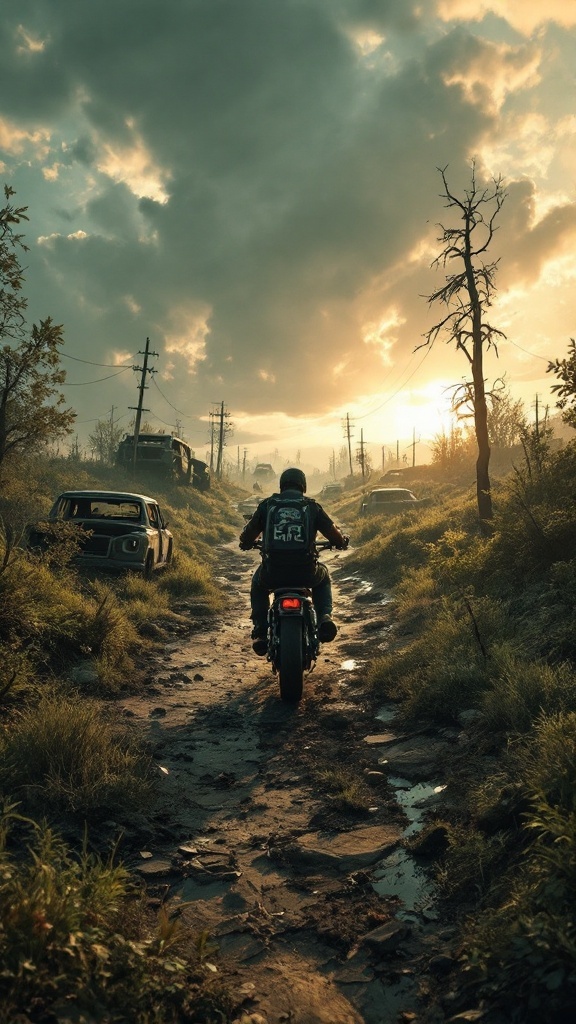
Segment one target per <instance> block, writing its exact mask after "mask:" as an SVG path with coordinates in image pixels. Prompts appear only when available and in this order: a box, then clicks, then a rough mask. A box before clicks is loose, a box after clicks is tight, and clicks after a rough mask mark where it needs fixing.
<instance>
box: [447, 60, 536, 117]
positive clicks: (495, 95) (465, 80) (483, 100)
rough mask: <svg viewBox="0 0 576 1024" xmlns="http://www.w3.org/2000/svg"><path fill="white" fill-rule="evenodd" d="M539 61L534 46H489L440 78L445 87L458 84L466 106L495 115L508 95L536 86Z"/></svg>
mask: <svg viewBox="0 0 576 1024" xmlns="http://www.w3.org/2000/svg"><path fill="white" fill-rule="evenodd" d="M540 60H541V54H540V50H539V49H538V48H537V47H536V46H533V45H524V46H508V45H507V44H505V43H490V44H487V45H486V46H485V47H483V48H482V50H481V52H479V53H478V55H477V57H476V58H475V59H474V60H471V61H469V63H468V65H467V66H466V67H463V68H461V69H454V70H453V71H450V72H446V73H445V74H444V75H443V76H442V78H443V81H444V84H445V85H448V86H450V85H460V86H461V87H462V91H463V93H464V95H465V97H466V99H467V100H468V102H469V103H474V104H476V105H478V106H481V107H482V108H483V109H484V110H486V109H488V108H490V112H491V113H492V114H497V113H499V111H500V109H501V107H502V105H503V104H504V102H505V100H506V99H507V97H508V96H509V94H510V93H514V92H518V91H519V90H521V89H526V88H529V87H533V86H535V85H537V83H538V81H539V66H540Z"/></svg>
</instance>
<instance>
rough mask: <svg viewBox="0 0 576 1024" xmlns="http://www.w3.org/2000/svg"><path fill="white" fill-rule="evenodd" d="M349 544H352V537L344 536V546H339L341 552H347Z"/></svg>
mask: <svg viewBox="0 0 576 1024" xmlns="http://www.w3.org/2000/svg"><path fill="white" fill-rule="evenodd" d="M349 543H350V537H346V536H343V537H342V544H339V545H338V548H339V550H340V551H346V548H347V547H348V545H349Z"/></svg>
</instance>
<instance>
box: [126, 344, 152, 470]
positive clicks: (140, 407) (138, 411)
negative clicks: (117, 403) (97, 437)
mask: <svg viewBox="0 0 576 1024" xmlns="http://www.w3.org/2000/svg"><path fill="white" fill-rule="evenodd" d="M138 355H139V356H144V360H143V363H142V366H133V367H132V369H133V370H135V371H137V372H139V373H141V375H142V376H141V377H140V383H139V385H138V391H139V392H140V394H139V396H138V405H129V406H128V408H129V409H135V411H136V420H135V422H134V456H133V466H134V471H135V470H136V455H137V452H138V437H139V435H140V424H141V422H142V413H143V412H150V410H149V409H144V407H143V406H144V392H145V391H147V389H148V385H147V383H146V377H147V375H148V374H149V373H156V370H154V369H153V368H152V367H149V366H148V358H149V356H155V357H156V358H158V353H157V352H151V351H150V338H146V346H145V348H144V351H143V352H142V351H139V352H138Z"/></svg>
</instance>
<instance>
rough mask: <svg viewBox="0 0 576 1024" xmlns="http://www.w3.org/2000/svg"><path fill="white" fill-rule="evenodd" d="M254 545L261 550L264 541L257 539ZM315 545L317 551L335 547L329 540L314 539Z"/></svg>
mask: <svg viewBox="0 0 576 1024" xmlns="http://www.w3.org/2000/svg"><path fill="white" fill-rule="evenodd" d="M252 547H253V548H257V549H258V550H259V551H261V550H262V541H261V540H255V541H254V543H253V545H252ZM314 547H315V548H316V550H317V551H329V550H330V549H331V548H333V547H334V545H333V544H332V542H331V541H329V540H315V541H314Z"/></svg>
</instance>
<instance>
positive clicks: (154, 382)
mask: <svg viewBox="0 0 576 1024" xmlns="http://www.w3.org/2000/svg"><path fill="white" fill-rule="evenodd" d="M152 383H153V385H154V387H155V388H156V390H157V391H158V392H159V393H160V394H161V395H162V398H163V399H164V401H165V402H166V403H167V404H168V405H169V406H170V408H171V409H174V412H177V413H178V415H179V416H186V419H189V420H192V419H196V417H195V416H191V415H190V413H188V412H182V410H181V409H177V408H176V406H175V405H172V402H171V401H170V400H169V399H168V398H166V395H165V394H164V392H163V391H162V390H161V389H160V387H159V386H158V384H157V383H156V381H155V380H154V378H152ZM158 418H160V417H158Z"/></svg>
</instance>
